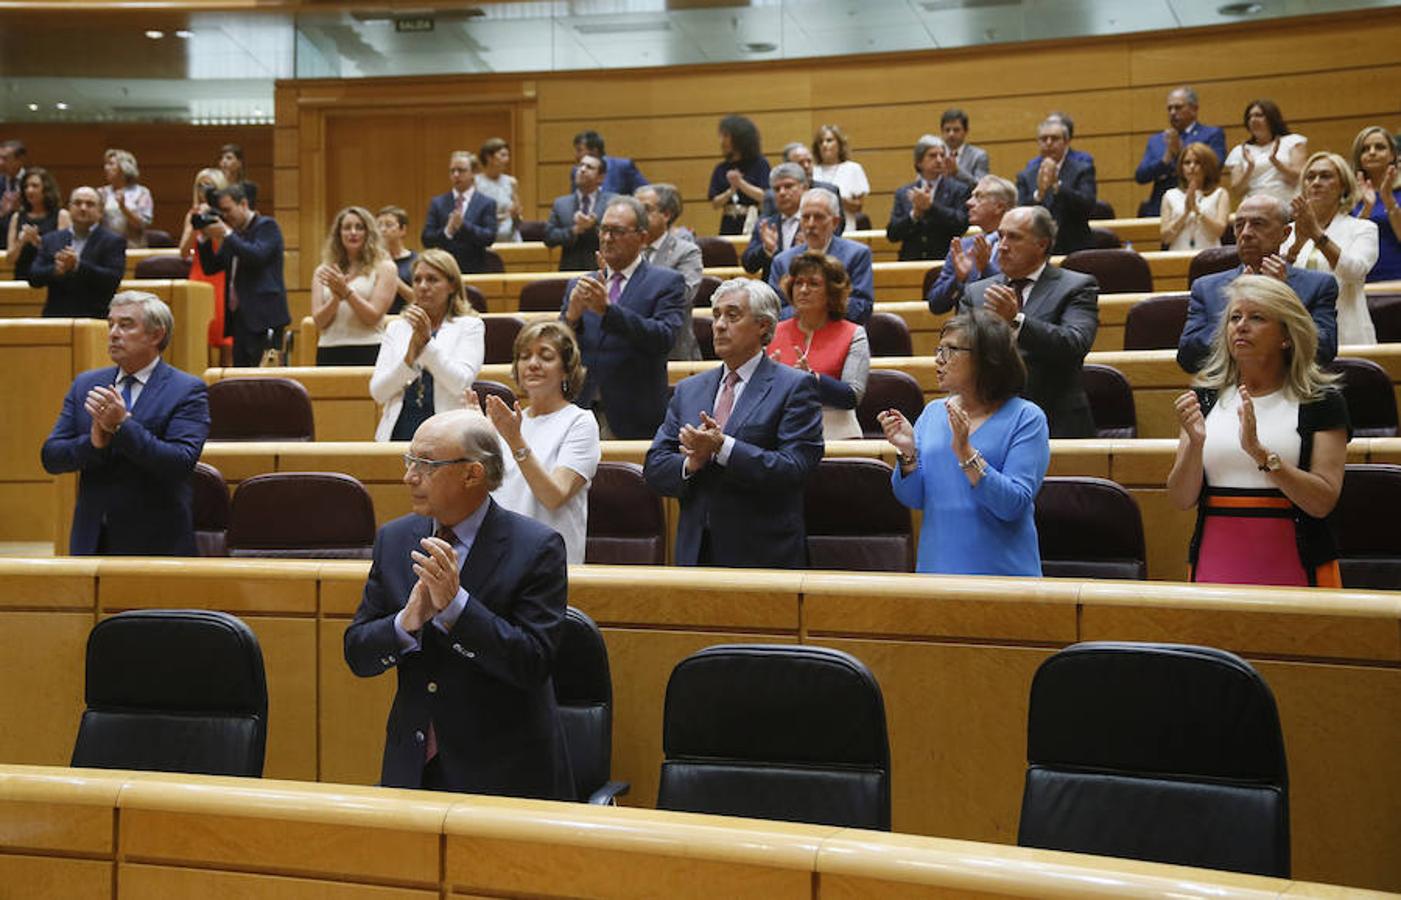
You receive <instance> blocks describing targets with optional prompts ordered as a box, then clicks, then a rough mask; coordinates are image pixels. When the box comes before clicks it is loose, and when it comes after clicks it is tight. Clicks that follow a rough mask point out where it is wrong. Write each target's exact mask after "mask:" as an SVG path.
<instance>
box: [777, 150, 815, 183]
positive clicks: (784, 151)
mask: <svg viewBox="0 0 1401 900" xmlns="http://www.w3.org/2000/svg"><path fill="white" fill-rule="evenodd" d="M807 148H808V145H807V144H804V143H803V142H802V141H789V142H788V143H786V144H784V145H783V158H784V159H785V160H786V159H788V154H790V153H792V152H793V151H794V150H806V149H807ZM769 180H770V181H772V180H773V179H772V178H770V179H769Z"/></svg>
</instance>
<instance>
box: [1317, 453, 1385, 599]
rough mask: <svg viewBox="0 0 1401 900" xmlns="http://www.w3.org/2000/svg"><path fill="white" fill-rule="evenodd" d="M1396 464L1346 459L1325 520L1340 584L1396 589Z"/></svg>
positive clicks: (1347, 586)
mask: <svg viewBox="0 0 1401 900" xmlns="http://www.w3.org/2000/svg"><path fill="white" fill-rule="evenodd" d="M1398 509H1401V466H1393V465H1383V464H1380V463H1352V464H1350V465H1348V466H1347V467H1346V469H1345V470H1344V473H1343V492H1342V494H1341V495H1340V496H1339V497H1338V505H1337V506H1335V507H1333V513H1332V515H1330V516H1329V522H1330V523H1331V525H1332V526H1333V534H1334V537H1335V538H1336V539H1337V542H1338V570H1339V573H1340V574H1341V575H1342V579H1343V587H1346V588H1361V589H1370V590H1385V591H1394V590H1401V530H1398V529H1397V527H1396V510H1398Z"/></svg>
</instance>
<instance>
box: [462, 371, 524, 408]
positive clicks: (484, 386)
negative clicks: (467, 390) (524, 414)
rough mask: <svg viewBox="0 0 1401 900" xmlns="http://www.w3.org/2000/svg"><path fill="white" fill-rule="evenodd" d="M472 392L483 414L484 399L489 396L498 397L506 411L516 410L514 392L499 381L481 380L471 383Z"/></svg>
mask: <svg viewBox="0 0 1401 900" xmlns="http://www.w3.org/2000/svg"><path fill="white" fill-rule="evenodd" d="M472 390H473V391H475V392H476V394H477V403H478V404H480V405H481V408H482V412H484V413H485V412H486V398H487V397H489V396H496V397H500V398H501V402H502V403H504V404H506V408H507V409H515V408H516V392H515V391H513V390H511V389H510V388H509V387H507V386H506V385H504V384H502V383H501V382H499V381H490V380H487V379H485V378H481V379H478V380H476V381H474V382H472Z"/></svg>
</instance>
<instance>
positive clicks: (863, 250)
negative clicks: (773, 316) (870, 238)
mask: <svg viewBox="0 0 1401 900" xmlns="http://www.w3.org/2000/svg"><path fill="white" fill-rule="evenodd" d="M805 250H807V247H806V246H801V245H800V246H796V247H790V248H788V249H787V250H784V251H783V252H782V253H780V254H778V256H775V257H774V260H773V265H772V266H771V267H770V268H769V286H770V287H772V288H773V289H774V292H775V293H777V294H778V297H779V299H780V300H782V301H783V312H782V318H785V319H790V318H792V317H793V307H792V306H791V305H790V304H789V302H788V295H787V294H785V293H784V292H783V289H782V288H780V287H779V285H780V284H782V283H783V276H784V275H787V274H788V263H789V261H791V260H792V259H793V257H795V256H797V255H798V254H799V253H802V252H803V251H805ZM827 255H828V256H832V257H835V258H836V259H837V261H839V262H840V263H841V264H842V265H844V266H846V274H847V275H848V276H849V277H850V278H851V296H850V297H849V298H847V301H846V317H847V319H849V320H850V321H852V322H855V323H856V324H858V325H865V324H866V323H867V322H869V321H870V320H871V312H872V310H873V309H874V308H875V303H876V278H875V274H874V272H873V271H872V270H871V248H870V247H868V246H866V245H865V244H859V243H857V242H856V241H849V240H847V239H846V238H842V237H836V236H833V237H832V241H831V243H829V244H828V245H827Z"/></svg>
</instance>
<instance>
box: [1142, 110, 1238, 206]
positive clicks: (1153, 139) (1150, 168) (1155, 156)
mask: <svg viewBox="0 0 1401 900" xmlns="http://www.w3.org/2000/svg"><path fill="white" fill-rule="evenodd" d="M1188 144H1206V145H1207V146H1208V147H1210V148H1211V149H1212V150H1215V151H1216V161H1217V162H1218V163H1220V164H1222V165H1225V163H1226V132H1224V131H1222V130H1221V129H1220V128H1217V127H1216V126H1215V125H1203V124H1202V123H1200V122H1198V123H1196V125H1195V126H1194V127H1193V128H1192V133H1191V134H1187V135H1182V146H1184V147H1185V146H1187V145H1188ZM1165 149H1167V142H1166V141H1164V140H1163V133H1162V132H1161V131H1158V132H1155V133H1153V134H1151V135H1149V137H1148V146H1147V147H1146V148H1145V149H1144V151H1143V159H1142V160H1140V161H1139V163H1138V168H1137V169H1135V170H1134V173H1133V180H1134V181H1137V182H1138V183H1139V184H1148V183H1149V182H1150V181H1151V182H1152V183H1153V192H1152V193H1151V194H1149V195H1148V199H1147V200H1144V201H1143V202H1142V203H1141V204H1139V207H1138V214H1139V215H1140V216H1156V215H1159V214H1161V213H1162V208H1163V194H1166V193H1167V192H1168V190H1169V189H1171V188H1175V187H1177V160H1176V159H1173V160H1172V161H1171V162H1163V151H1164V150H1165Z"/></svg>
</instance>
